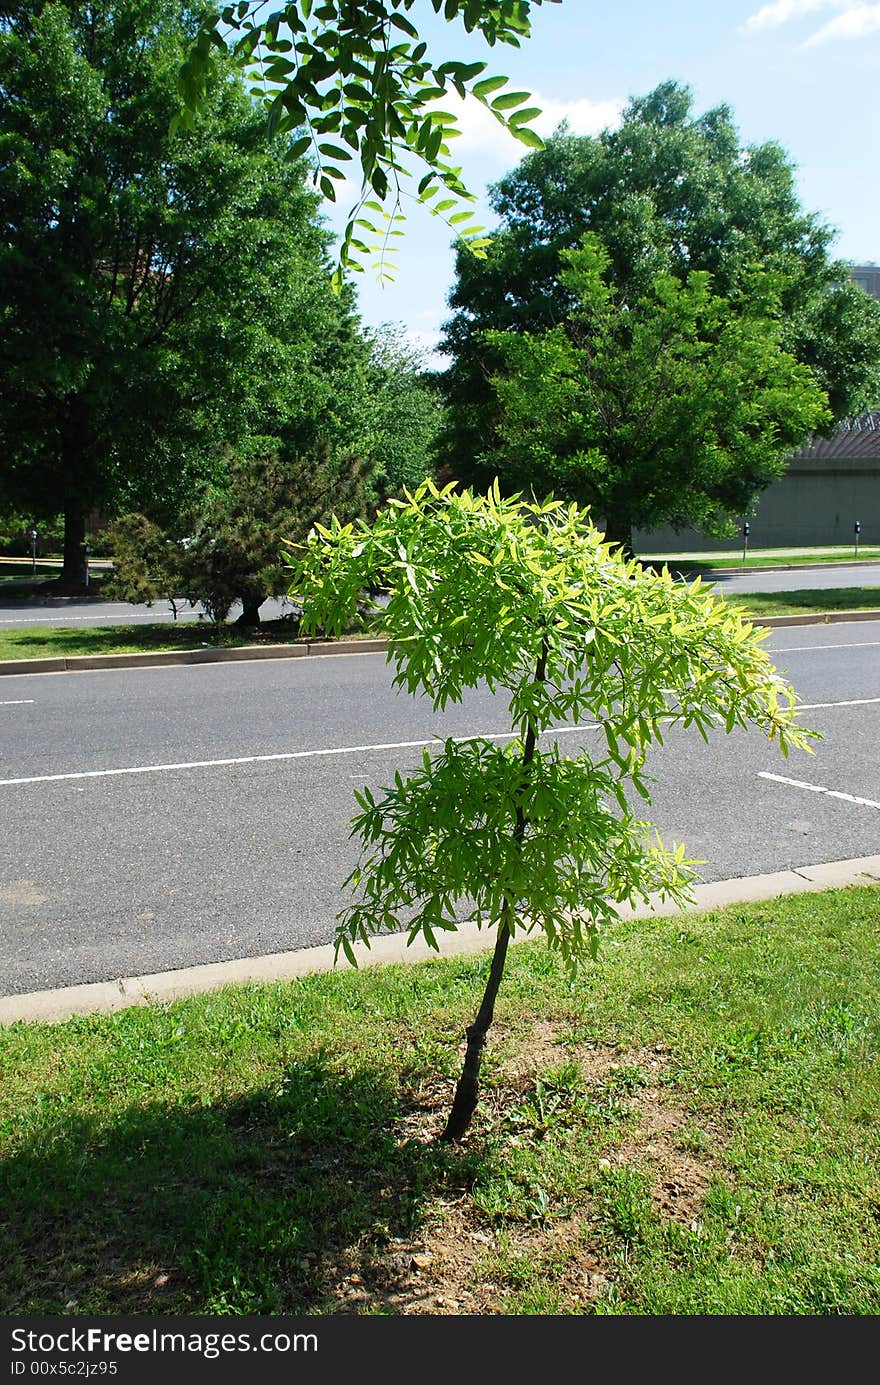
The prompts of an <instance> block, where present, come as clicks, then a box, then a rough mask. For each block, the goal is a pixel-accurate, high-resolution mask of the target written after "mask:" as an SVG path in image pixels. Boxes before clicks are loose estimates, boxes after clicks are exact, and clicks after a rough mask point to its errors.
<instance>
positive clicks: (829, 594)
mask: <svg viewBox="0 0 880 1385" xmlns="http://www.w3.org/2000/svg"><path fill="white" fill-rule="evenodd" d="M721 594H722V595H724V593H723V592H722V593H721ZM728 599H729V600H731V601H736V604H737V605H739V606H741V607H742V609H743V611H744V612H745V614H746V615H749V616H756V617H757V616H770V615H793V614H798V613H803V612H809V611H850V610H866V609H873V608H877V609H880V587H839V588H830V589H828V590H822V589H815V590H813V589H810V590H806V591H793V592H755V593H750V594H749V595H748V596H740V597H738V598H737V597H733V596H731V597H729V598H728ZM291 628H292V627H291V624H290V622H286V621H284V620H275V621H265V622H264V623H263V625H262V626H261V627H260V629H259V630H258V631H257V632H254V631H249V632H247V633H243V632H241V631H240V630H238V629H237V628H236V627H235V626H232V625H228V626H226V627H225V629H224V631H223V636H222V639H221V640H220V642H219V643H220V644H221V645H222V646H225V647H231V646H242V645H248V644H250V645H253V644H259V643H267V644H279V643H284V641H286V640H288V639H290V638H291ZM370 633H372V634H381V631H376V632H370ZM358 634H359V632H358V631H352V632H351V634H350V635H349V636H347V638H355V639H356V638H358ZM216 643H217V641H216V639H215V638H214V632H213V629H212V627H211V626H210V625H208V624H207V623H202V622H199V623H196V622H194V621H189V620H188V621H181V622H180V623H179V624H177V625H174V624H170V623H169V624H164V625H162V624H158V623H157V624H155V625H106V626H100V625H99V626H94V627H93V628H91V629H85V630H75V629H69V628H67V627H64V626H52V625H45V626H40V625H32V626H28V627H27V628H26V629H18V630H16V629H9V628H6V629H3V628H2V627H0V659H51V658H56V659H57V658H64V657H67V656H70V657H73V656H75V655H80V654H135V653H144V652H145V651H151V650H162V649H199V648H202V647H205V646H208V645H214V644H216Z"/></svg>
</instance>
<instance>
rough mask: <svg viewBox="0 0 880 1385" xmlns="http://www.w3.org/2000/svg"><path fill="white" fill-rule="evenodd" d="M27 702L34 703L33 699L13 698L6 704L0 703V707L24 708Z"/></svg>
mask: <svg viewBox="0 0 880 1385" xmlns="http://www.w3.org/2000/svg"><path fill="white" fill-rule="evenodd" d="M28 702H36V698H35V697H13V698H11V699H10V700H9V701H8V702H0V707H24V706H25V704H26V703H28Z"/></svg>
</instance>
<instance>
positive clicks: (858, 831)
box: [0, 622, 880, 994]
mask: <svg viewBox="0 0 880 1385" xmlns="http://www.w3.org/2000/svg"><path fill="white" fill-rule="evenodd" d="M770 647H771V648H772V649H773V650H774V651H776V655H777V663H778V665H779V666H780V667H781V668H782V669H784V671H785V672H786V673H787V674H788V676H789V677H790V678H791V679H792V681H793V682H794V683H795V686H796V687H797V689H798V692H799V695H800V698H801V701H802V702H803V703H804V704H806V710H805V711H804V715H803V720H804V721H805V722H806V723H807V724H809V725H812V726H814V727H816V728H817V729H819V730H820V731H822V732H823V734H824V737H825V739H824V740H823V742H822V743H821V744H820V746H819V749H818V751H817V753H816V754H815V755H813V756H808V755H803V754H797V755H793V756H792V757H791V758H789V760H787V761H786V760H783V759H782V758H781V757H780V756H779V754H778V752H777V751H776V750H775V748H774V747H771V746H768V745H767V743H766V742H765V741H764V740H763V738H761V737H759V736H758V735H757V734H751V733H750V734H745V733H735V734H734V735H732V736H730V737H725V736H723V735H722V734H721V733H718V734H717V735H716V736H713V737H712V739H711V742H710V744H709V746H705V745H704V744H703V742H702V741H701V740H700V739H699V737H698V736H695V735H693V734H692V733H689V732H685V731H682V730H676V731H674V732H671V733H670V735H669V736H668V738H667V742H666V746H665V748H664V749H663V750H661V751H658V752H657V754H656V756H655V757H654V759H653V762H652V766H651V768H652V771H653V773H654V774H655V776H656V781H657V782H656V785H655V792H654V810H653V814H652V816H653V819H654V821H655V822H656V823H657V826H658V828H659V829H660V831H661V833H662V835H663V836H664V838H665V839H667V840H669V841H678V840H683V841H685V843H686V844H687V847H688V850H689V854H690V855H691V856H696V857H700V858H705V865H703V866H702V868H701V874H702V876H703V878H704V879H707V880H717V879H726V878H730V877H734V876H742V875H750V874H754V873H756V872H764V871H772V870H781V869H785V868H791V867H794V868H797V867H798V866H803V865H809V864H815V863H817V862H821V861H832V860H840V859H844V858H849V857H857V856H866V855H870V854H873V853H875V852H877V851H878V850H880V623H877V624H874V623H871V622H868V623H849V624H836V625H833V626H805V627H796V628H790V629H785V630H777V631H774V633H773V636H772V640H771V645H770ZM390 679H391V673H390V670H389V667H388V666H387V665H386V663H385V660H384V656H382V655H369V654H357V655H337V656H332V657H325V658H321V659H297V660H280V661H271V662H256V661H255V662H253V663H242V664H213V665H201V666H195V667H173V668H152V669H138V670H135V669H128V670H108V671H102V672H97V671H96V672H89V673H68V674H42V675H40V674H31V675H22V676H17V675H16V676H12V677H5V678H4V679H3V680H2V685H0V994H13V993H18V992H24V991H29V990H36V989H43V988H46V987H50V986H58V985H69V984H73V983H76V982H81V981H95V980H102V979H112V978H113V977H116V976H124V975H131V974H137V973H142V972H152V971H160V970H164V969H167V968H171V967H178V966H185V965H190V964H192V963H196V962H207V961H219V960H222V959H228V958H233V957H244V956H253V955H258V954H261V953H265V952H273V951H280V950H284V949H288V948H296V947H303V946H310V945H313V944H317V943H324V942H328V941H330V939H331V938H332V934H333V926H334V916H335V914H336V912H337V910H338V909H339V908H340V907H341V905H342V904H343V903H344V897H343V894H342V891H341V882H342V881H343V879H344V878H345V876H346V874H347V873H348V870H349V869H350V867H351V865H352V864H353V861H354V845H353V843H351V842H349V840H348V820H349V818H350V816H351V814H352V812H353V811H354V803H353V799H352V790H353V789H354V788H355V787H358V786H360V785H362V784H365V783H369V784H371V785H373V786H379V785H381V784H383V783H387V782H389V781H390V780H393V775H394V772H395V770H396V769H398V768H399V769H400V770H401V771H402V772H406V770H407V769H408V768H409V767H410V766H412V765H413V764H414V763H415V762H416V760H417V759H418V758H419V757H420V755H421V748H420V746H419V745H413V744H409V743H411V742H423V741H430V739H431V738H432V737H433V736H435V735H437V734H453V735H471V734H475V733H483V734H486V733H498V734H500V733H503V732H504V731H505V729H506V716H505V708H504V705H503V703H502V702H501V700H500V699H496V698H493V697H491V696H490V695H489V694H488V693H487V692H485V691H480V692H477V693H474V694H473V695H471V696H469V697H468V699H467V701H466V703H465V704H463V705H462V706H460V707H455V708H450V709H448V711H447V713H446V714H444V715H442V716H436V715H434V714H433V712H432V710H431V707H430V705H429V704H428V703H426V702H425V701H422V700H419V699H415V698H411V697H408V696H407V695H405V694H403V693H395V692H394V691H393V690H392V689H391V687H390ZM595 734H596V733H595V732H593V731H590V730H586V729H584V730H579V731H575V732H571V733H569V734H567V735H566V737H565V740H564V744H565V746H566V748H570V749H571V750H572V751H574V750H575V749H576V748H577V747H578V745H580V744H587V745H589V744H590V742H591V738H592V737H594V736H595ZM765 774H773V775H778V776H782V777H783V779H784V780H795V781H798V783H794V784H792V783H789V782H782V781H780V780H779V779H768V778H763V777H761V776H762V775H765ZM799 784H801V785H811V786H812V789H811V788H809V787H800V786H799ZM816 789H823V790H828V791H830V792H821V793H820V792H816V791H814V790H816ZM836 795H842V796H836Z"/></svg>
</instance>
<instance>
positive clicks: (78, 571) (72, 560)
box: [58, 395, 91, 593]
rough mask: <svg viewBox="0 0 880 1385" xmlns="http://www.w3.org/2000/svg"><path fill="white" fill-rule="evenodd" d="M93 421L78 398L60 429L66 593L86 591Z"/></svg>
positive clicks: (65, 411) (71, 400) (60, 581)
mask: <svg viewBox="0 0 880 1385" xmlns="http://www.w3.org/2000/svg"><path fill="white" fill-rule="evenodd" d="M90 424H91V419H90V415H89V408H88V405H87V404H86V403H85V402H84V401H83V400H82V399H80V398H79V397H78V396H76V395H70V396H68V398H67V399H66V401H65V403H64V408H63V413H62V417H61V420H60V425H59V442H60V448H61V467H62V476H63V481H62V494H63V498H64V562H63V565H62V569H61V576H60V577H59V579H58V586H59V587H60V588H61V590H62V591H64V592H71V593H79V592H85V590H86V573H87V569H86V553H85V543H86V514H87V511H88V509H89V506H88V503H87V501H86V499H85V497H84V495H83V485H84V477H85V474H86V457H87V453H88V447H89V434H90Z"/></svg>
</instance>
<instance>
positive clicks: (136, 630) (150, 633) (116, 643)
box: [0, 620, 293, 659]
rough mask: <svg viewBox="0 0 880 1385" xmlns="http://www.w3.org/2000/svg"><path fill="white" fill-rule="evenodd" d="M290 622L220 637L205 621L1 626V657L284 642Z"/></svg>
mask: <svg viewBox="0 0 880 1385" xmlns="http://www.w3.org/2000/svg"><path fill="white" fill-rule="evenodd" d="M292 635H293V626H292V624H291V622H289V621H288V622H285V621H283V620H277V621H266V622H265V623H264V624H263V625H261V626H260V628H259V630H257V631H254V630H248V631H246V632H245V631H242V630H240V629H238V628H237V627H236V626H234V625H227V626H225V627H223V629H222V631H221V634H220V638H219V639H218V638H217V637H216V635H215V632H214V628H213V626H212V625H211V624H210V623H209V622H208V621H192V620H186V621H181V622H180V623H179V624H176V625H175V624H171V623H170V622H169V623H168V624H165V625H162V624H159V623H157V624H155V625H96V626H94V627H93V628H91V629H84V630H75V629H69V628H67V627H65V626H55V625H31V626H28V627H27V628H26V629H9V628H7V629H2V628H0V659H60V658H66V657H71V658H72V657H73V656H75V655H81V654H143V653H148V652H155V651H158V650H171V649H202V648H205V647H206V646H211V647H213V646H215V645H219V646H221V647H222V648H233V647H235V648H240V647H241V646H243V645H254V644H283V643H284V642H285V641H287V640H289V639H291V638H292Z"/></svg>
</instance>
